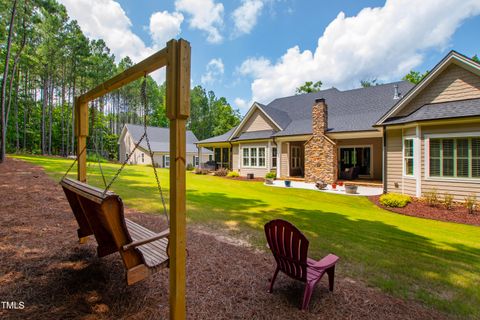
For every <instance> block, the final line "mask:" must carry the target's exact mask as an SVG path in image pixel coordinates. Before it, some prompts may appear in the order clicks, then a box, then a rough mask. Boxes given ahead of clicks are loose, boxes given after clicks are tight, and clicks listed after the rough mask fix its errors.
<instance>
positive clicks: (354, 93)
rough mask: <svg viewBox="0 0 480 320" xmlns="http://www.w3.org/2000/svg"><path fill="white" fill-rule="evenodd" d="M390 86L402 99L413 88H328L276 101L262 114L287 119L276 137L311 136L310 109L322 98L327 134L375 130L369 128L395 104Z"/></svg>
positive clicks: (401, 85)
mask: <svg viewBox="0 0 480 320" xmlns="http://www.w3.org/2000/svg"><path fill="white" fill-rule="evenodd" d="M394 85H398V90H399V92H400V93H401V95H402V96H403V95H405V94H406V93H407V92H408V91H409V90H410V89H411V88H412V87H413V84H411V83H410V82H407V81H400V82H394V83H388V84H383V85H378V86H373V87H368V88H359V89H353V90H347V91H339V90H337V89H335V88H332V89H328V90H322V91H319V92H314V93H308V94H302V95H297V96H291V97H286V98H280V99H276V100H274V101H272V102H271V103H270V104H268V105H267V108H266V109H265V111H266V112H268V110H270V109H276V110H280V111H283V112H285V113H287V114H288V117H289V118H290V119H291V122H289V124H288V126H287V127H284V130H283V131H280V132H278V133H277V134H276V136H285V135H295V134H311V133H312V106H313V105H314V103H315V100H316V99H318V98H324V99H325V102H326V103H327V105H328V132H348V131H368V130H375V129H374V128H373V127H372V126H373V125H374V124H375V122H376V121H377V120H378V119H380V117H381V116H382V115H384V114H385V113H386V112H387V111H388V110H390V108H391V107H392V106H393V105H394V104H395V103H397V102H398V100H395V99H393V95H394V92H395V89H394Z"/></svg>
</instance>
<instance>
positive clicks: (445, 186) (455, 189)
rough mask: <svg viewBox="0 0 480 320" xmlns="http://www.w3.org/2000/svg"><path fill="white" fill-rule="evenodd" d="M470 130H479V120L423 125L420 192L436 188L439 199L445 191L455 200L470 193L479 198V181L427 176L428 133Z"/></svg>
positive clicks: (451, 134)
mask: <svg viewBox="0 0 480 320" xmlns="http://www.w3.org/2000/svg"><path fill="white" fill-rule="evenodd" d="M470 132H480V122H477V123H469V124H462V125H461V126H459V125H441V126H440V125H437V126H423V127H422V133H423V141H422V142H423V143H422V192H426V191H431V190H434V189H435V190H437V192H438V194H439V196H440V198H441V199H443V196H444V194H445V193H447V192H448V193H450V194H451V195H454V197H455V200H456V201H463V200H464V199H465V197H466V196H468V195H469V194H471V193H475V194H476V195H477V199H480V181H479V180H477V181H472V180H470V181H469V180H468V179H464V180H453V179H448V178H447V179H445V178H440V177H432V178H430V177H428V172H427V170H428V163H427V161H429V158H428V150H426V149H427V148H428V138H429V135H430V134H435V135H443V134H445V135H449V136H452V137H453V136H455V134H464V133H470Z"/></svg>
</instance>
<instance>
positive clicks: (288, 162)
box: [287, 142, 290, 177]
mask: <svg viewBox="0 0 480 320" xmlns="http://www.w3.org/2000/svg"><path fill="white" fill-rule="evenodd" d="M287 177H290V142H287Z"/></svg>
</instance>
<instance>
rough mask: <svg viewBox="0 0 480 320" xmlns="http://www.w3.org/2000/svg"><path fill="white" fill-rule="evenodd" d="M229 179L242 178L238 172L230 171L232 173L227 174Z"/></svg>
mask: <svg viewBox="0 0 480 320" xmlns="http://www.w3.org/2000/svg"><path fill="white" fill-rule="evenodd" d="M227 177H229V178H238V177H240V173H238V172H237V171H230V172H229V173H228V174H227Z"/></svg>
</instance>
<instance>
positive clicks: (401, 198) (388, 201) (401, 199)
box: [380, 193, 412, 208]
mask: <svg viewBox="0 0 480 320" xmlns="http://www.w3.org/2000/svg"><path fill="white" fill-rule="evenodd" d="M410 202H412V198H411V197H410V196H407V195H405V194H399V193H387V194H382V195H381V196H380V203H381V204H383V205H384V206H387V207H392V208H403V207H405V206H406V205H407V204H408V203H410Z"/></svg>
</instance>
